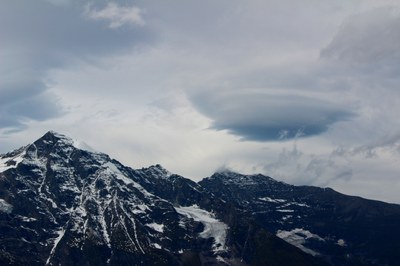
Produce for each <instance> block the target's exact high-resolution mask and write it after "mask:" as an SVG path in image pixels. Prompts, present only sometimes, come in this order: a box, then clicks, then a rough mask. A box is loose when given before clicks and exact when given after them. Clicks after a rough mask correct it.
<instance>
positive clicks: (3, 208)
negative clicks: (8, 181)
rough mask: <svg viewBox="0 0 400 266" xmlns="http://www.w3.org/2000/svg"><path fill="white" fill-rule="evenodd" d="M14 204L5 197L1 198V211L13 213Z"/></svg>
mask: <svg viewBox="0 0 400 266" xmlns="http://www.w3.org/2000/svg"><path fill="white" fill-rule="evenodd" d="M12 209H13V206H12V205H11V204H10V203H8V202H6V201H5V200H3V199H0V212H5V213H11V212H12Z"/></svg>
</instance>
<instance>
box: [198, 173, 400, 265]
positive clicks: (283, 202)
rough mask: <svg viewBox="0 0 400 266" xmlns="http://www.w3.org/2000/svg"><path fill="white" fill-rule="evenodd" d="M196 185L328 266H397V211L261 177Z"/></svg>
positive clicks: (220, 178) (221, 177) (229, 177)
mask: <svg viewBox="0 0 400 266" xmlns="http://www.w3.org/2000/svg"><path fill="white" fill-rule="evenodd" d="M199 184H200V185H201V186H202V187H203V188H205V189H207V190H208V191H210V192H211V193H213V194H214V195H215V196H216V197H218V198H220V199H222V200H225V201H229V202H232V203H233V204H234V205H235V206H236V208H238V209H239V210H240V211H242V212H245V213H247V215H248V216H251V217H253V218H254V219H255V220H256V221H257V223H258V224H259V225H261V226H262V227H263V228H265V229H266V230H268V231H270V232H275V233H276V235H277V236H279V237H280V238H282V239H284V240H285V241H287V242H288V243H291V244H293V245H294V246H297V247H298V248H300V249H301V250H303V251H304V252H306V253H309V254H311V255H314V256H319V257H322V258H324V259H325V260H326V261H327V262H329V263H330V264H332V265H399V262H400V241H399V239H400V228H399V227H400V205H396V204H388V203H384V202H379V201H373V200H367V199H363V198H360V197H353V196H346V195H343V194H340V193H338V192H336V191H334V190H332V189H330V188H318V187H310V186H293V185H289V184H285V183H283V182H278V181H276V180H274V179H272V178H271V177H267V176H263V175H241V174H237V173H233V172H223V173H216V174H214V175H212V176H211V177H209V178H205V179H203V180H202V181H200V182H199Z"/></svg>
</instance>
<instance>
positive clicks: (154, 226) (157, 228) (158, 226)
mask: <svg viewBox="0 0 400 266" xmlns="http://www.w3.org/2000/svg"><path fill="white" fill-rule="evenodd" d="M146 226H147V227H150V228H151V229H153V230H155V231H157V232H160V233H164V225H163V224H158V223H150V224H146Z"/></svg>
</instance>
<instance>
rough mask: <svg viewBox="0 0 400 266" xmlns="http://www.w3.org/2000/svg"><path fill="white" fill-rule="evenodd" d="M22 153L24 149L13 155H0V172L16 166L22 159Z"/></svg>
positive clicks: (23, 153)
mask: <svg viewBox="0 0 400 266" xmlns="http://www.w3.org/2000/svg"><path fill="white" fill-rule="evenodd" d="M24 155H25V151H23V152H22V153H20V154H17V155H15V156H14V157H0V173H2V172H4V171H6V170H8V169H11V168H16V167H17V166H18V164H20V163H21V162H22V161H23V160H24V158H23V157H24Z"/></svg>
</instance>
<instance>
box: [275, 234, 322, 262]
mask: <svg viewBox="0 0 400 266" xmlns="http://www.w3.org/2000/svg"><path fill="white" fill-rule="evenodd" d="M276 236H277V237H279V238H281V239H283V240H285V241H286V242H288V243H289V244H292V245H293V246H295V247H298V248H299V249H301V250H302V251H304V252H306V253H308V254H311V255H313V256H316V255H319V253H318V252H316V251H314V250H312V249H309V248H306V247H305V246H304V244H305V243H306V240H307V239H316V240H319V241H325V240H324V239H323V238H322V237H320V236H319V235H316V234H313V233H311V232H310V231H308V230H304V229H303V228H295V229H293V230H291V231H285V230H278V232H277V233H276Z"/></svg>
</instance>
